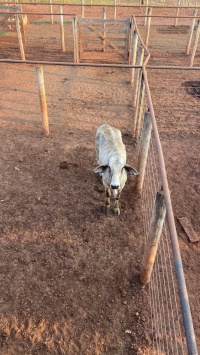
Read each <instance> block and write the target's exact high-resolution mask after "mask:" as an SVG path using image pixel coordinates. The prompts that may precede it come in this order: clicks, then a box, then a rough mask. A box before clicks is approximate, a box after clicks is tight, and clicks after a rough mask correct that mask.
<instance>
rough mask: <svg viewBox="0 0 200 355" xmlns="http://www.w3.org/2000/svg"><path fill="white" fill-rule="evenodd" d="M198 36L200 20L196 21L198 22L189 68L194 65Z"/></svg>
mask: <svg viewBox="0 0 200 355" xmlns="http://www.w3.org/2000/svg"><path fill="white" fill-rule="evenodd" d="M199 34H200V20H198V22H197V28H196V33H195V38H194V47H193V50H192V54H191V57H190V67H192V66H193V64H194V58H195V54H196V50H197V45H198V41H199Z"/></svg>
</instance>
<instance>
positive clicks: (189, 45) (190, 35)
mask: <svg viewBox="0 0 200 355" xmlns="http://www.w3.org/2000/svg"><path fill="white" fill-rule="evenodd" d="M196 15H197V9H195V10H194V11H193V15H192V16H194V18H193V19H192V21H191V25H190V32H189V38H188V42H187V46H186V54H189V53H190V47H191V42H192V36H193V32H194V26H195V21H196Z"/></svg>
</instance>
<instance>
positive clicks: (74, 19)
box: [72, 17, 79, 63]
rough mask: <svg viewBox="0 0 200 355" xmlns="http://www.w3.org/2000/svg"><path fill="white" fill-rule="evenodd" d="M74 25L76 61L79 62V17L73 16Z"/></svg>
mask: <svg viewBox="0 0 200 355" xmlns="http://www.w3.org/2000/svg"><path fill="white" fill-rule="evenodd" d="M72 26H73V34H74V62H75V63H79V51H78V27H77V17H74V18H73V22H72Z"/></svg>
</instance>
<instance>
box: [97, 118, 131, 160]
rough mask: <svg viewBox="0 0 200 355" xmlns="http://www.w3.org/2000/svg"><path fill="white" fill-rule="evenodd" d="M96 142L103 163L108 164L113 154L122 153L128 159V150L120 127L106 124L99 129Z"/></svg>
mask: <svg viewBox="0 0 200 355" xmlns="http://www.w3.org/2000/svg"><path fill="white" fill-rule="evenodd" d="M96 144H97V149H98V151H99V160H100V163H101V164H107V163H108V161H106V160H109V158H110V156H111V155H113V154H117V155H119V154H120V155H122V156H123V157H124V159H126V150H125V146H124V144H123V142H122V135H121V132H120V130H119V129H117V128H114V127H111V126H110V125H107V124H104V125H102V126H100V127H99V128H98V129H97V134H96Z"/></svg>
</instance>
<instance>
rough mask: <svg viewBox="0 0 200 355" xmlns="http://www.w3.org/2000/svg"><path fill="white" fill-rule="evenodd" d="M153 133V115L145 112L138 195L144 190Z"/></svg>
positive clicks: (137, 185) (137, 184) (137, 179)
mask: <svg viewBox="0 0 200 355" xmlns="http://www.w3.org/2000/svg"><path fill="white" fill-rule="evenodd" d="M151 131H152V123H151V114H150V113H149V112H145V114H144V123H143V129H142V136H141V142H140V153H139V157H138V173H139V174H138V175H137V176H136V183H135V190H136V192H137V193H141V191H142V189H143V183H144V177H145V170H146V164H147V157H148V151H149V144H150V139H151Z"/></svg>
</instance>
